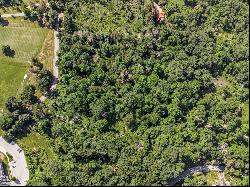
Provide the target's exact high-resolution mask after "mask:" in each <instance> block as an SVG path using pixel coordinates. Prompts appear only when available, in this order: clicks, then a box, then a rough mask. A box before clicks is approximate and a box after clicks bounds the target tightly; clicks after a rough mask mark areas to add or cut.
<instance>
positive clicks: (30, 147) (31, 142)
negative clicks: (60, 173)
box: [17, 132, 55, 159]
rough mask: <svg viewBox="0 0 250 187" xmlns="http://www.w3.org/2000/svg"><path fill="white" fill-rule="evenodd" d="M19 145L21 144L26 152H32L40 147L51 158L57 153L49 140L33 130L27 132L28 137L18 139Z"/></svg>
mask: <svg viewBox="0 0 250 187" xmlns="http://www.w3.org/2000/svg"><path fill="white" fill-rule="evenodd" d="M17 143H18V145H20V146H21V147H22V148H23V149H25V152H32V151H34V150H37V149H38V148H40V149H43V150H44V151H45V152H46V154H47V155H48V158H49V159H53V158H54V157H55V153H54V151H53V149H52V146H51V145H50V142H49V140H48V139H47V138H46V137H45V136H42V135H40V134H38V133H36V132H31V133H29V134H27V136H26V137H23V138H22V139H20V140H18V142H17Z"/></svg>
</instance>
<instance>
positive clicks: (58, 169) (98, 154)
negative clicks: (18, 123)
mask: <svg viewBox="0 0 250 187" xmlns="http://www.w3.org/2000/svg"><path fill="white" fill-rule="evenodd" d="M49 3H50V5H51V8H52V9H53V10H55V11H57V12H58V13H60V12H64V20H63V21H62V24H61V27H62V28H61V30H62V31H61V32H60V54H59V61H58V65H59V70H60V79H59V84H58V86H57V89H56V90H55V91H54V92H53V93H52V95H51V96H50V99H49V100H48V101H47V102H46V104H45V105H44V106H42V108H41V107H38V108H37V111H36V112H35V114H34V116H33V119H32V120H34V124H35V126H36V130H37V131H39V132H40V133H43V134H46V135H47V136H48V137H49V138H50V139H51V141H52V142H53V146H54V147H53V148H54V151H55V153H56V155H57V156H56V157H55V158H54V159H45V160H43V161H38V160H39V159H37V157H38V156H37V155H35V154H33V155H31V157H32V158H33V159H32V163H33V167H32V168H30V172H31V179H30V181H29V183H30V184H31V185H37V184H40V185H41V184H44V185H167V184H168V182H169V181H170V179H173V178H175V177H177V176H178V175H179V174H180V173H181V172H183V171H184V170H186V169H188V168H189V167H194V166H198V165H204V164H211V165H222V166H225V167H226V170H227V171H228V174H229V175H230V176H231V177H232V178H233V179H234V181H235V184H238V185H247V184H248V181H249V177H248V175H249V163H248V162H249V159H248V156H249V151H248V148H249V147H248V143H249V141H248V132H249V127H248V113H246V112H245V111H246V110H245V108H247V107H248V96H249V90H248V86H249V76H248V73H249V64H248V59H249V50H248V48H249V42H248V34H249V22H248V21H249V15H248V11H249V5H248V2H247V1H245V0H226V1H225V0H212V1H211V0H169V1H163V0H159V1H158V2H157V3H158V4H159V5H160V6H161V7H162V8H163V10H164V11H165V14H166V19H165V20H164V22H162V23H158V22H157V21H156V19H155V17H154V16H153V14H152V4H151V1H149V0H145V1H139V0H129V1H127V0H126V1H124V0H115V1H108V0H98V1H97V0H69V1H55V0H54V1H53V0H50V1H49ZM8 115H11V114H8ZM12 115H13V114H12ZM246 119H247V120H246ZM41 154H42V152H41ZM39 156H41V155H39ZM43 157H44V158H46V155H43ZM189 184H192V181H191V182H190V181H189Z"/></svg>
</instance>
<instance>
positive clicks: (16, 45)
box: [0, 18, 48, 109]
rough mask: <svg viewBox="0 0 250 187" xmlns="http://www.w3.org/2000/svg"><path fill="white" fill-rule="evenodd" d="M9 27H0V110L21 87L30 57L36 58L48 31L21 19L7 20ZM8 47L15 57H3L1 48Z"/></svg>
mask: <svg viewBox="0 0 250 187" xmlns="http://www.w3.org/2000/svg"><path fill="white" fill-rule="evenodd" d="M8 21H9V25H8V26H5V27H2V26H0V48H1V49H0V109H3V108H4V103H5V101H6V99H7V98H8V97H9V96H15V95H16V94H17V93H18V91H19V90H20V89H21V87H22V82H23V79H24V76H25V74H26V73H27V71H28V68H29V65H30V62H31V59H32V57H37V55H38V54H39V52H40V50H41V48H42V45H43V43H44V40H45V38H46V37H47V35H48V29H44V28H40V27H39V26H38V25H37V24H35V23H32V22H30V21H27V20H24V19H23V18H15V19H14V18H8ZM3 45H9V46H10V47H11V49H13V50H14V51H15V56H14V57H13V58H11V57H5V56H4V55H3V53H2V46H3Z"/></svg>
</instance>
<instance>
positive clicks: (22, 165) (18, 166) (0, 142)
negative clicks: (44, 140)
mask: <svg viewBox="0 0 250 187" xmlns="http://www.w3.org/2000/svg"><path fill="white" fill-rule="evenodd" d="M19 149H20V150H21V148H20V147H19V146H18V145H17V144H16V143H14V142H12V143H8V142H7V141H5V140H4V139H3V138H2V137H0V151H1V152H3V153H4V154H6V153H9V154H10V155H11V156H12V157H13V162H15V164H13V162H10V163H9V166H10V171H11V173H12V175H13V176H14V177H15V178H16V179H17V180H16V181H11V182H10V185H11V186H25V185H26V184H27V181H28V180H29V170H28V166H27V163H26V160H25V156H24V152H23V151H21V152H19V151H18V150H19ZM13 165H15V167H12V166H13Z"/></svg>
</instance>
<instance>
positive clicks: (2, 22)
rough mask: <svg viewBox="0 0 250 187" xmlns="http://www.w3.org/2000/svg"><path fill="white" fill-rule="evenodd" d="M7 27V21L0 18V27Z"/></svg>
mask: <svg viewBox="0 0 250 187" xmlns="http://www.w3.org/2000/svg"><path fill="white" fill-rule="evenodd" d="M8 25H9V21H8V20H5V19H3V18H1V17H0V26H3V27H7V26H8Z"/></svg>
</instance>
